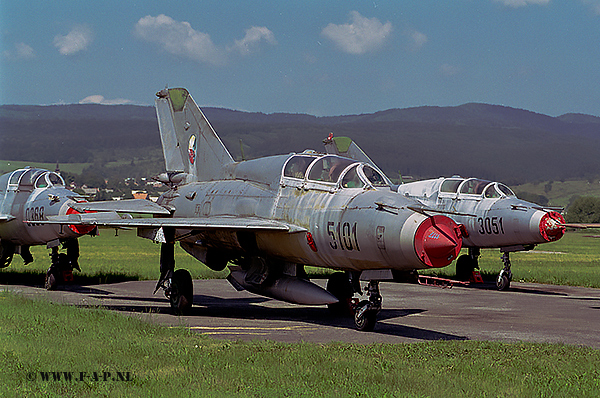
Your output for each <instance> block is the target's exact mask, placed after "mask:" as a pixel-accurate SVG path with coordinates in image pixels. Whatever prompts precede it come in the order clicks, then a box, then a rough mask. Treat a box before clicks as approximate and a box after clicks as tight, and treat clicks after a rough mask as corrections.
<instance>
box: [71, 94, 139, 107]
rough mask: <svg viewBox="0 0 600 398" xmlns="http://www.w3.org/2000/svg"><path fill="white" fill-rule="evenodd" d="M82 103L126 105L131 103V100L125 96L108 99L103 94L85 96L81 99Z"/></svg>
mask: <svg viewBox="0 0 600 398" xmlns="http://www.w3.org/2000/svg"><path fill="white" fill-rule="evenodd" d="M79 103H80V104H101V105H125V104H130V103H131V101H130V100H128V99H124V98H115V99H111V100H109V99H106V98H104V97H103V96H102V95H90V96H88V97H85V98H84V99H82V100H81V101H79Z"/></svg>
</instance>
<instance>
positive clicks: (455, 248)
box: [415, 215, 462, 268]
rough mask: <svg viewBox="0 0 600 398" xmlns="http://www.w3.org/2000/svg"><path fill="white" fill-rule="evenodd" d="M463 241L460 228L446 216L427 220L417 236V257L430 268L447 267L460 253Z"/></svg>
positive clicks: (418, 230) (420, 227)
mask: <svg viewBox="0 0 600 398" xmlns="http://www.w3.org/2000/svg"><path fill="white" fill-rule="evenodd" d="M461 247H462V239H461V233H460V228H459V226H458V225H457V224H456V223H455V222H454V221H452V220H451V219H450V218H448V217H446V216H441V215H437V216H433V217H429V218H427V219H426V220H425V221H423V223H422V224H421V225H420V226H419V228H418V229H417V232H416V234H415V250H416V252H417V255H418V256H419V258H420V259H421V261H423V262H424V263H425V264H426V265H428V266H430V267H436V268H438V267H445V266H446V265H448V264H450V263H451V262H452V261H453V260H454V259H455V258H456V257H457V256H458V253H459V252H460V249H461Z"/></svg>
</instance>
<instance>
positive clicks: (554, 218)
mask: <svg viewBox="0 0 600 398" xmlns="http://www.w3.org/2000/svg"><path fill="white" fill-rule="evenodd" d="M564 223H565V219H564V218H563V216H562V215H560V213H558V212H556V211H549V212H548V213H546V214H544V216H543V217H542V219H541V220H540V234H541V235H542V237H543V238H544V239H546V240H547V241H548V242H554V241H556V240H559V239H560V238H562V236H563V235H564V234H565V227H563V226H561V225H560V224H564Z"/></svg>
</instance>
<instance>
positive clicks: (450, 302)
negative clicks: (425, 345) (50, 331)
mask: <svg viewBox="0 0 600 398" xmlns="http://www.w3.org/2000/svg"><path fill="white" fill-rule="evenodd" d="M315 282H316V283H317V284H320V285H321V286H324V284H325V280H317V281H315ZM155 284H156V282H155V281H135V282H122V283H115V284H106V285H93V286H76V285H71V286H62V287H60V288H59V290H57V291H50V292H49V291H46V290H45V289H43V288H41V287H34V286H26V285H0V290H9V291H13V292H18V293H19V294H22V295H23V296H26V297H31V298H38V299H47V300H50V301H52V302H56V303H64V304H72V305H77V306H82V307H89V306H92V307H94V306H101V307H104V308H107V309H109V310H114V311H119V312H121V313H123V314H127V315H130V316H134V317H137V318H141V319H143V320H145V321H149V322H156V323H159V324H163V325H180V326H184V327H187V328H190V329H191V330H194V331H196V332H198V333H201V334H205V335H209V336H212V337H215V338H220V339H233V340H257V339H260V340H265V339H268V340H275V341H281V342H298V341H309V342H316V343H327V342H332V341H342V342H348V343H361V344H366V343H410V342H419V341H430V340H488V341H503V342H517V341H531V342H548V343H565V344H570V345H584V346H589V347H594V348H600V289H590V288H581V287H567V286H553V285H541V284H532V283H516V282H513V283H512V285H511V290H509V291H506V292H499V291H496V290H493V289H481V288H470V287H459V286H455V287H453V288H445V289H442V288H439V287H430V286H419V285H409V284H397V283H385V282H382V283H381V284H380V289H381V294H382V296H383V309H382V311H381V313H380V314H379V316H378V322H377V324H376V325H375V330H374V331H373V332H359V331H357V330H355V328H354V320H353V319H351V318H343V317H333V316H332V315H331V314H330V313H329V312H328V310H327V308H326V307H324V306H322V307H310V306H300V305H295V304H288V303H284V302H280V301H277V300H272V299H269V298H264V297H261V296H257V295H254V294H251V293H248V292H245V291H243V292H237V291H236V290H235V289H234V288H233V287H232V286H231V285H229V283H228V282H227V281H225V280H197V281H194V306H193V308H192V311H191V313H190V314H189V315H186V316H174V315H171V311H170V306H169V303H168V301H167V300H166V299H165V297H164V295H163V294H162V293H161V291H159V292H157V294H156V295H153V294H152V292H153V291H154V286H155Z"/></svg>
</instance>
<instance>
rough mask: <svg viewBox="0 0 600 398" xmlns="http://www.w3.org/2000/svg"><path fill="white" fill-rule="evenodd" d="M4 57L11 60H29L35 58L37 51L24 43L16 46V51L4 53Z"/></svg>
mask: <svg viewBox="0 0 600 398" xmlns="http://www.w3.org/2000/svg"><path fill="white" fill-rule="evenodd" d="M3 54H4V57H5V58H7V59H11V60H19V59H23V60H27V59H33V58H35V51H34V50H33V48H32V47H31V46H29V45H27V44H25V43H23V42H21V43H16V44H15V50H14V52H13V51H4V53H3Z"/></svg>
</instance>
